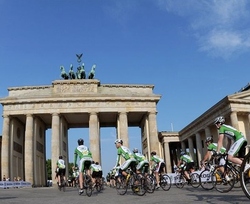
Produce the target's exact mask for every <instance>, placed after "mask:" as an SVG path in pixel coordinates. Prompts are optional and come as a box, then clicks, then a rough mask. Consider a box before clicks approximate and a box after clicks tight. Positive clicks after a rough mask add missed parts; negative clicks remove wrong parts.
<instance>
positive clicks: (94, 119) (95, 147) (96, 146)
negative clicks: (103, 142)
mask: <svg viewBox="0 0 250 204" xmlns="http://www.w3.org/2000/svg"><path fill="white" fill-rule="evenodd" d="M89 146H90V151H91V152H92V156H93V160H94V161H96V162H99V163H101V148H100V135H99V126H98V116H97V113H94V112H92V113H90V116H89Z"/></svg>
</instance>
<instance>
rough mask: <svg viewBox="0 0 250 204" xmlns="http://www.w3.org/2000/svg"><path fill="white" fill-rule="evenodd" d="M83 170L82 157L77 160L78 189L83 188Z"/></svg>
mask: <svg viewBox="0 0 250 204" xmlns="http://www.w3.org/2000/svg"><path fill="white" fill-rule="evenodd" d="M83 171H84V159H81V160H80V162H79V178H78V179H79V180H78V181H79V186H80V189H81V190H82V189H83Z"/></svg>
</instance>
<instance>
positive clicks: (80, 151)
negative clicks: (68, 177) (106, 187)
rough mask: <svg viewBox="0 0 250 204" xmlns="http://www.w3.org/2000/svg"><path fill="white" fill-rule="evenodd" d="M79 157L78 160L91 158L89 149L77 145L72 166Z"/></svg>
mask: <svg viewBox="0 0 250 204" xmlns="http://www.w3.org/2000/svg"><path fill="white" fill-rule="evenodd" d="M78 156H79V159H80V160H81V159H82V158H92V154H91V152H90V151H89V148H88V147H86V146H84V145H79V146H78V147H77V148H76V149H75V159H74V164H75V165H76V161H77V157H78Z"/></svg>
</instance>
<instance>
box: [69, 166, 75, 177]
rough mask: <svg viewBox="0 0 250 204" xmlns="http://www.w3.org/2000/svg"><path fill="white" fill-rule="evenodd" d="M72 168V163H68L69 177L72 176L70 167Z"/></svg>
mask: <svg viewBox="0 0 250 204" xmlns="http://www.w3.org/2000/svg"><path fill="white" fill-rule="evenodd" d="M73 166H74V163H69V168H68V169H69V176H72V174H73V169H72V167H73Z"/></svg>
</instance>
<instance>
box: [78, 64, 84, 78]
mask: <svg viewBox="0 0 250 204" xmlns="http://www.w3.org/2000/svg"><path fill="white" fill-rule="evenodd" d="M76 78H77V79H85V78H86V74H85V69H84V63H82V66H79V67H77V72H76Z"/></svg>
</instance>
